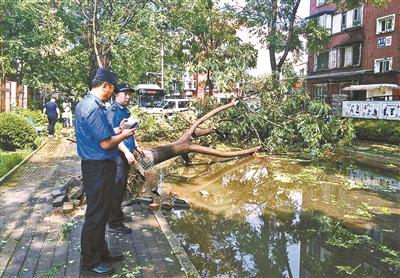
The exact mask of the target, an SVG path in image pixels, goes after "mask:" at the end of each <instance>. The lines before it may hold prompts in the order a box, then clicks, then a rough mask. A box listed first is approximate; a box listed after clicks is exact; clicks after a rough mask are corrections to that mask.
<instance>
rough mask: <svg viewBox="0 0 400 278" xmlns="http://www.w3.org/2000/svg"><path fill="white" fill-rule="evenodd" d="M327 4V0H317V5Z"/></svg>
mask: <svg viewBox="0 0 400 278" xmlns="http://www.w3.org/2000/svg"><path fill="white" fill-rule="evenodd" d="M323 5H325V0H317V7H319V6H323Z"/></svg>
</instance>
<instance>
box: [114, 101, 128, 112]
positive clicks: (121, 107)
mask: <svg viewBox="0 0 400 278" xmlns="http://www.w3.org/2000/svg"><path fill="white" fill-rule="evenodd" d="M112 105H114V106H116V107H118V108H119V109H121V110H125V109H128V107H126V106H122V105H121V104H119V103H118V102H116V101H114V102H113V104H112Z"/></svg>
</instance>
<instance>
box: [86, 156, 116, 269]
mask: <svg viewBox="0 0 400 278" xmlns="http://www.w3.org/2000/svg"><path fill="white" fill-rule="evenodd" d="M81 167H82V177H83V187H84V190H85V193H86V197H87V208H86V213H85V223H84V224H83V228H82V234H81V256H82V267H84V268H91V267H94V266H96V265H97V264H99V263H100V262H101V260H102V258H104V257H107V256H109V255H110V252H109V249H108V246H107V242H106V239H105V231H106V225H107V220H108V218H109V215H110V209H111V202H112V196H113V188H114V183H115V170H116V167H115V161H114V160H82V164H81Z"/></svg>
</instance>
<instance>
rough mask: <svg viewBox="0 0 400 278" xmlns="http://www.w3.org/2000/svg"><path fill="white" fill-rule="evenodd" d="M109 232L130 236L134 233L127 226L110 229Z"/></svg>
mask: <svg viewBox="0 0 400 278" xmlns="http://www.w3.org/2000/svg"><path fill="white" fill-rule="evenodd" d="M108 230H109V231H110V232H113V233H121V234H130V233H132V229H131V228H128V227H127V226H125V225H121V226H117V227H111V226H109V227H108Z"/></svg>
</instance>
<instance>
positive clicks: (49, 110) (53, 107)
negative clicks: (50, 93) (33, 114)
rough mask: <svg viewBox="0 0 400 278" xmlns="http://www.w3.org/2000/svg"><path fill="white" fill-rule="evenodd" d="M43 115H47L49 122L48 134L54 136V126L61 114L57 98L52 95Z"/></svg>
mask: <svg viewBox="0 0 400 278" xmlns="http://www.w3.org/2000/svg"><path fill="white" fill-rule="evenodd" d="M43 115H47V120H48V122H49V124H48V128H47V130H48V135H49V137H53V136H54V132H55V129H54V126H55V125H56V122H57V119H58V118H59V117H60V116H61V115H60V109H59V108H58V105H57V103H56V99H55V98H54V97H52V98H51V99H50V101H49V102H47V103H46V104H45V106H44V108H43Z"/></svg>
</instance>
